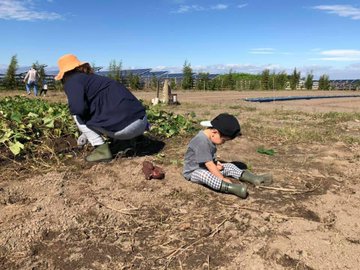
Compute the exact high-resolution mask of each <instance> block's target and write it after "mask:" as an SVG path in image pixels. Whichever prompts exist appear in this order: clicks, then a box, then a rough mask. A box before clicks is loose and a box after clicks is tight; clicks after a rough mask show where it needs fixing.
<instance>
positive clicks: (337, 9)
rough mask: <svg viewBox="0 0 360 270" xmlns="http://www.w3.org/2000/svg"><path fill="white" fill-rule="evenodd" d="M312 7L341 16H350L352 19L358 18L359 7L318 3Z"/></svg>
mask: <svg viewBox="0 0 360 270" xmlns="http://www.w3.org/2000/svg"><path fill="white" fill-rule="evenodd" d="M313 8H314V9H319V10H324V11H327V12H328V13H330V14H336V15H339V16H341V17H350V18H351V19H353V20H360V9H359V8H355V7H353V6H351V5H320V6H314V7H313Z"/></svg>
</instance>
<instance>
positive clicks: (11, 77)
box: [4, 54, 18, 90]
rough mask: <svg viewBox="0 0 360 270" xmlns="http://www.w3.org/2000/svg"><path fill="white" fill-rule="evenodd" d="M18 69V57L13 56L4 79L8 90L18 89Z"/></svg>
mask: <svg viewBox="0 0 360 270" xmlns="http://www.w3.org/2000/svg"><path fill="white" fill-rule="evenodd" d="M17 69H18V60H17V55H16V54H15V55H13V56H12V57H11V60H10V64H9V66H8V69H7V71H6V74H5V77H4V86H5V87H6V88H7V89H9V90H10V89H17V82H16V71H17Z"/></svg>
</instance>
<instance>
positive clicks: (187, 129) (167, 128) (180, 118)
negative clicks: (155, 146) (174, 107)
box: [146, 105, 197, 138]
mask: <svg viewBox="0 0 360 270" xmlns="http://www.w3.org/2000/svg"><path fill="white" fill-rule="evenodd" d="M146 114H147V118H148V120H149V122H150V124H151V128H150V133H151V134H153V135H155V136H159V137H165V138H170V137H173V136H177V135H186V134H189V133H190V134H191V133H192V132H194V131H196V130H197V129H196V125H195V124H194V119H193V118H192V115H191V114H190V115H189V116H184V115H181V114H174V113H172V112H167V111H164V110H161V106H158V105H157V106H150V107H148V108H147V110H146Z"/></svg>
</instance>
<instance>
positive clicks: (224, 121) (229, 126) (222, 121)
mask: <svg viewBox="0 0 360 270" xmlns="http://www.w3.org/2000/svg"><path fill="white" fill-rule="evenodd" d="M200 125H202V126H204V127H211V128H215V129H217V130H218V131H219V132H220V133H221V135H222V136H225V137H229V138H231V139H234V138H235V137H237V136H240V135H241V129H240V124H239V121H238V120H237V119H236V117H235V116H233V115H231V114H228V113H221V114H219V115H218V116H216V117H215V118H214V119H213V120H211V121H202V122H201V123H200Z"/></svg>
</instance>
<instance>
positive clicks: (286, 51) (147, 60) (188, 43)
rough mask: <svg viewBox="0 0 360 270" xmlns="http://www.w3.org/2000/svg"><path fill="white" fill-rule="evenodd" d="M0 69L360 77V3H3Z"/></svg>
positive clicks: (86, 0)
mask: <svg viewBox="0 0 360 270" xmlns="http://www.w3.org/2000/svg"><path fill="white" fill-rule="evenodd" d="M0 33H1V41H0V69H4V68H5V69H6V68H7V66H8V64H9V62H10V59H11V56H13V55H15V54H17V57H18V61H19V65H20V66H29V65H31V64H32V63H34V62H35V61H38V62H39V63H42V64H47V65H48V66H49V68H50V69H52V68H55V69H56V62H57V59H58V58H59V57H60V56H61V55H63V54H66V53H73V54H76V55H77V56H78V58H79V59H80V60H82V61H88V62H90V63H94V64H96V65H97V66H103V67H104V69H107V67H108V66H109V63H110V61H111V60H116V61H118V62H120V61H121V62H122V68H123V69H128V68H152V69H154V70H168V71H170V72H181V69H182V66H183V64H184V62H185V61H186V60H187V61H188V62H189V63H190V64H191V67H192V68H193V70H194V71H196V72H210V73H227V72H229V71H230V70H232V71H234V72H248V73H254V74H257V73H260V72H261V71H262V70H264V69H265V68H268V69H270V70H271V71H274V72H280V71H286V72H288V73H291V72H292V71H293V69H294V68H295V67H296V68H297V69H298V70H300V71H301V73H302V75H303V76H305V75H306V73H308V72H311V71H312V72H313V73H314V75H315V78H316V77H318V76H319V75H322V74H328V75H329V76H330V79H360V1H354V0H348V1H342V0H338V1H332V0H326V1H323V0H319V1H308V0H303V1H295V0H268V1H264V0H239V1H235V0H224V1H223V0H207V1H205V0H158V1H153V0H132V1H128V0H126V1H122V0H72V1H69V0H0Z"/></svg>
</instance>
